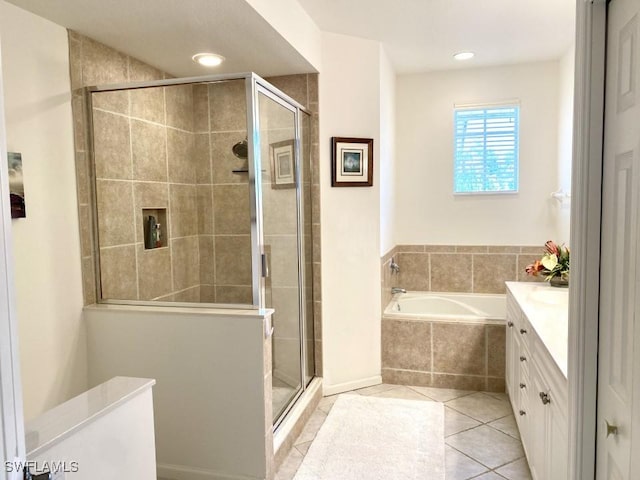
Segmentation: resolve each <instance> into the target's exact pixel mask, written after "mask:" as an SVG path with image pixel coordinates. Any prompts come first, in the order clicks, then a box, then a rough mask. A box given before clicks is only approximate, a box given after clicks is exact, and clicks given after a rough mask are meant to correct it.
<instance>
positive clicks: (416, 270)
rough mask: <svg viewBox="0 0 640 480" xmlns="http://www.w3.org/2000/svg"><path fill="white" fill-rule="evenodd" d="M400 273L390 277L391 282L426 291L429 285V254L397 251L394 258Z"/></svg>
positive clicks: (405, 287) (406, 287)
mask: <svg viewBox="0 0 640 480" xmlns="http://www.w3.org/2000/svg"><path fill="white" fill-rule="evenodd" d="M396 261H397V263H398V265H399V266H400V273H399V275H397V277H396V276H395V275H394V277H395V278H392V279H391V281H392V282H396V283H397V285H391V286H392V287H401V288H404V289H406V290H416V291H420V292H427V291H429V290H430V287H429V255H428V254H426V253H399V254H398V259H397V260H396Z"/></svg>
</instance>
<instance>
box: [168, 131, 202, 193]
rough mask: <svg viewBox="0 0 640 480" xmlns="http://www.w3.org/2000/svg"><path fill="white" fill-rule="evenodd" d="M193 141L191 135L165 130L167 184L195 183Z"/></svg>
mask: <svg viewBox="0 0 640 480" xmlns="http://www.w3.org/2000/svg"><path fill="white" fill-rule="evenodd" d="M194 150H195V139H194V135H193V133H187V132H183V131H181V130H175V129H173V128H168V129H167V161H168V164H169V182H172V183H195V182H196V169H195V162H196V159H195V157H194Z"/></svg>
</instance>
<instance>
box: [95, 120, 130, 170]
mask: <svg viewBox="0 0 640 480" xmlns="http://www.w3.org/2000/svg"><path fill="white" fill-rule="evenodd" d="M93 131H94V136H93V142H94V150H95V164H96V177H97V178H112V179H130V178H131V173H132V168H131V145H130V139H129V119H128V118H125V117H123V116H120V115H114V114H112V113H105V112H101V111H98V110H94V111H93Z"/></svg>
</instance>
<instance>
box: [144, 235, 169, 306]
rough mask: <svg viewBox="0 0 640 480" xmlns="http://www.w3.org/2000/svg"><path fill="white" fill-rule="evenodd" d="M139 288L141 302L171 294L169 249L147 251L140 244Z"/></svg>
mask: <svg viewBox="0 0 640 480" xmlns="http://www.w3.org/2000/svg"><path fill="white" fill-rule="evenodd" d="M137 248H138V278H139V280H138V288H139V289H140V290H139V292H140V300H151V299H153V298H156V297H161V296H164V295H168V294H170V293H171V252H170V249H169V248H168V247H164V248H154V249H151V250H145V248H144V245H142V244H138V246H137Z"/></svg>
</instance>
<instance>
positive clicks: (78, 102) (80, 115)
mask: <svg viewBox="0 0 640 480" xmlns="http://www.w3.org/2000/svg"><path fill="white" fill-rule="evenodd" d="M71 110H72V112H73V141H74V146H75V149H76V151H80V152H83V151H85V150H86V143H87V142H86V135H87V130H86V121H85V112H84V97H83V96H82V92H73V95H72V97H71Z"/></svg>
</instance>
